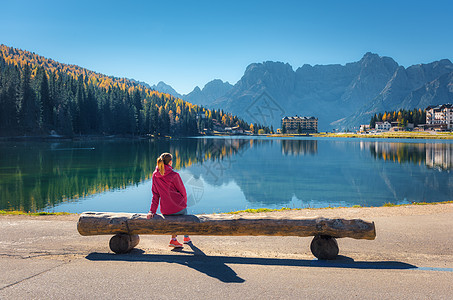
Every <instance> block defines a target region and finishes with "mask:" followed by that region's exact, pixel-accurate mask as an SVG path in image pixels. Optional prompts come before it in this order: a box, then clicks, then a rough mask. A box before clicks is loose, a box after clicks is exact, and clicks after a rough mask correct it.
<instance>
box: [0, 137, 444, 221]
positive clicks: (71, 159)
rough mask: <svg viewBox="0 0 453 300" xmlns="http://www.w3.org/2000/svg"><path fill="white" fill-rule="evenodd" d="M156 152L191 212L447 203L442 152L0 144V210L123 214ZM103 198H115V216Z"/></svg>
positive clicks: (383, 145) (189, 142) (172, 143)
mask: <svg viewBox="0 0 453 300" xmlns="http://www.w3.org/2000/svg"><path fill="white" fill-rule="evenodd" d="M162 152H171V153H172V154H174V167H175V169H176V170H178V171H179V172H180V174H181V176H182V178H183V181H184V183H185V185H186V188H187V190H188V195H189V197H188V198H189V199H188V202H189V206H190V207H191V211H192V212H193V213H199V212H212V210H214V208H217V210H219V211H225V210H238V209H245V208H257V207H269V208H279V207H282V206H290V207H307V206H309V207H323V206H329V205H331V206H338V205H341V206H350V205H356V204H359V205H364V206H369V205H373V206H375V205H382V204H383V203H386V202H394V203H404V202H411V201H428V202H430V201H445V200H452V199H453V196H452V192H451V191H452V190H453V182H452V180H451V179H450V176H449V174H448V173H449V170H450V169H451V168H452V144H449V143H405V142H402V143H401V142H400V143H395V142H388V141H379V142H368V141H359V142H357V141H351V140H338V139H333V140H326V139H324V140H323V139H319V140H318V139H310V138H305V139H269V138H247V137H244V138H228V137H227V138H188V139H166V140H163V139H162V140H115V141H84V142H62V143H1V144H0V209H8V210H11V209H15V210H22V211H40V210H59V207H61V208H62V209H63V208H64V209H65V210H68V211H71V210H72V211H73V212H80V211H77V209H75V210H74V208H71V207H70V206H68V205H70V203H80V202H83V201H85V199H87V197H90V196H93V195H96V199H102V201H104V202H105V203H109V205H105V207H104V206H102V209H103V210H114V211H118V210H119V211H129V210H131V207H133V206H132V205H131V203H132V202H134V201H138V200H137V199H138V198H143V197H149V195H146V196H145V195H144V194H143V193H142V194H133V196H132V194H131V193H129V191H130V188H131V187H138V186H142V185H144V184H146V185H147V186H146V189H148V186H149V184H150V178H151V175H152V172H153V171H154V168H155V162H156V159H157V157H158V156H159V155H160V154H161V153H162ZM373 161H374V162H373ZM377 162H380V163H377ZM389 162H392V163H393V162H394V163H393V164H392V165H388V163H389ZM434 171H435V172H434ZM401 174H406V175H405V177H403V176H401ZM112 191H124V194H122V195H121V197H122V198H124V200H121V201H119V202H118V203H115V205H116V207H112V203H113V202H112V201H110V200H109V199H110V198H109V197H111V193H110V192H112ZM128 193H129V194H128ZM96 201H100V200H96ZM109 201H110V202H109ZM142 201H143V199H142ZM145 201H146V202H149V201H150V199H145ZM104 202H102V203H104ZM220 202H222V203H220ZM68 203H69V204H68ZM99 203H100V202H99ZM62 204H65V206H62ZM102 205H104V204H102ZM85 207H86V206H85ZM88 207H89V205H88ZM219 207H220V208H219ZM217 210H216V211H217Z"/></svg>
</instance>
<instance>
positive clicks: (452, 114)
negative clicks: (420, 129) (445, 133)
mask: <svg viewBox="0 0 453 300" xmlns="http://www.w3.org/2000/svg"><path fill="white" fill-rule="evenodd" d="M425 127H430V128H439V129H444V130H445V129H447V130H452V129H453V105H452V104H450V103H447V104H441V105H436V106H428V107H427V108H426V125H425Z"/></svg>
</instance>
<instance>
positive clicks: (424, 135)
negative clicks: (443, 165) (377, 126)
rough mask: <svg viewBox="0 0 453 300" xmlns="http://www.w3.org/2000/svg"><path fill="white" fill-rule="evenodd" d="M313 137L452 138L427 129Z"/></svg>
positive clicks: (326, 134) (452, 133) (327, 134)
mask: <svg viewBox="0 0 453 300" xmlns="http://www.w3.org/2000/svg"><path fill="white" fill-rule="evenodd" d="M310 136H313V137H346V138H385V139H439V140H445V139H453V132H428V131H426V132H425V131H417V132H414V131H412V132H409V131H398V132H381V133H373V134H371V133H370V134H357V133H325V132H321V133H317V134H311V135H310Z"/></svg>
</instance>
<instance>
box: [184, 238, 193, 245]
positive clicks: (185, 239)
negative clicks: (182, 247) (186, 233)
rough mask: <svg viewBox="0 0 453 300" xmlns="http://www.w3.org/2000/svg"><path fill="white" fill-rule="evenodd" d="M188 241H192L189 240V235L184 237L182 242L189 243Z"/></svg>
mask: <svg viewBox="0 0 453 300" xmlns="http://www.w3.org/2000/svg"><path fill="white" fill-rule="evenodd" d="M190 242H192V241H191V240H190V237H184V244H188V243H190Z"/></svg>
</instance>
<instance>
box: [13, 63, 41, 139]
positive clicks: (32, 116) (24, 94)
mask: <svg viewBox="0 0 453 300" xmlns="http://www.w3.org/2000/svg"><path fill="white" fill-rule="evenodd" d="M18 106H19V125H20V128H21V130H22V131H23V133H35V132H36V131H37V128H38V126H39V123H38V121H39V107H38V105H37V103H36V95H35V92H34V91H33V89H32V88H31V71H30V67H29V65H28V64H26V65H25V66H24V69H23V71H22V77H21V82H20V90H19V105H18Z"/></svg>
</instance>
